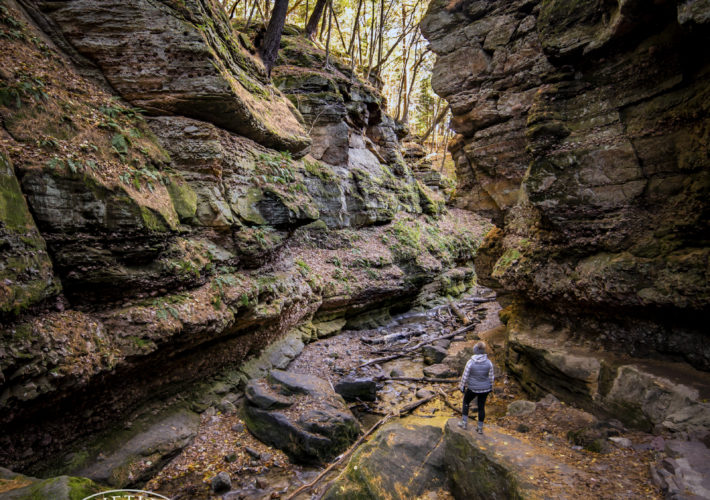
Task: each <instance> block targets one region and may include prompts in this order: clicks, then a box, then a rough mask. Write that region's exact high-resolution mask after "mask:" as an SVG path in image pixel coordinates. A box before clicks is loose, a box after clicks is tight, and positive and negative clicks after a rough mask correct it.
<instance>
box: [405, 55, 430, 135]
mask: <svg viewBox="0 0 710 500" xmlns="http://www.w3.org/2000/svg"><path fill="white" fill-rule="evenodd" d="M428 51H429V49H424V51H423V52H422V53H420V54H419V56H418V58H417V59H416V62H415V63H414V67H413V68H412V79H411V83H410V84H409V90H408V91H407V93H406V94H405V96H404V116H403V117H402V121H403V122H404V123H409V103H410V102H411V100H412V90H413V89H414V83H415V81H416V79H417V72H418V71H419V67H420V66H421V64H422V62H423V61H424V57H426V53H427V52H428Z"/></svg>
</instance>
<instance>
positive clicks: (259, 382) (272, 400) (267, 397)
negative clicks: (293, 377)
mask: <svg viewBox="0 0 710 500" xmlns="http://www.w3.org/2000/svg"><path fill="white" fill-rule="evenodd" d="M244 394H245V395H246V398H247V401H249V403H251V404H252V405H254V406H256V407H258V408H261V409H262V410H273V409H277V408H288V407H289V406H291V405H292V404H293V403H294V400H293V398H291V397H288V396H284V395H282V394H279V393H278V392H276V391H275V390H274V389H273V388H272V386H270V385H269V383H268V382H267V381H266V380H265V379H253V380H250V381H249V383H248V384H247V386H246V389H245V390H244Z"/></svg>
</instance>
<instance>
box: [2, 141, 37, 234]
mask: <svg viewBox="0 0 710 500" xmlns="http://www.w3.org/2000/svg"><path fill="white" fill-rule="evenodd" d="M0 222H2V223H3V224H4V226H5V227H6V228H7V229H9V230H10V231H16V232H24V231H26V230H27V229H28V228H29V227H31V226H34V221H33V220H32V216H31V215H30V212H29V209H28V208H27V203H26V202H25V198H24V196H22V191H21V189H20V183H19V182H18V181H17V177H15V174H14V171H13V169H12V165H11V164H10V160H9V159H8V158H7V157H6V156H5V155H4V154H3V153H1V152H0Z"/></svg>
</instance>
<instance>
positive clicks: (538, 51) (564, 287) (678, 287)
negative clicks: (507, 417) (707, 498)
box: [422, 0, 710, 426]
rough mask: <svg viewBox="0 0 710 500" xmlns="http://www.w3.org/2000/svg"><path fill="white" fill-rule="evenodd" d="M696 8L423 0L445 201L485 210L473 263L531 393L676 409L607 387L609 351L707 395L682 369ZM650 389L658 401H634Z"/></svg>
mask: <svg viewBox="0 0 710 500" xmlns="http://www.w3.org/2000/svg"><path fill="white" fill-rule="evenodd" d="M709 12H710V10H708V6H707V2H700V1H692V0H689V1H684V2H675V1H662V2H654V3H652V4H649V3H648V2H637V1H618V2H617V1H612V2H576V1H571V0H543V1H535V0H533V1H530V0H526V1H514V2H507V1H506V2H504V1H451V2H444V1H434V2H432V3H431V5H430V8H429V12H428V15H427V17H426V18H425V19H424V21H423V23H422V29H423V31H424V33H425V35H426V36H427V38H428V39H429V40H430V42H431V46H432V48H433V50H434V51H435V52H436V53H437V54H438V60H437V63H436V66H435V68H434V76H433V78H432V87H433V88H434V89H435V91H436V92H438V93H439V94H440V95H441V96H443V97H444V98H446V99H447V100H448V101H449V103H450V104H451V109H452V112H453V116H454V118H453V126H454V128H455V129H456V131H457V132H458V134H459V135H458V136H457V137H456V139H455V140H454V142H453V145H452V148H451V149H452V152H453V154H454V157H455V159H456V163H457V169H458V175H459V178H460V180H461V182H462V184H461V185H460V188H459V198H458V200H457V203H458V205H459V206H461V207H465V208H467V209H470V210H473V211H476V212H478V213H482V214H485V215H488V216H491V217H492V218H493V219H494V220H495V221H496V222H497V224H498V226H499V229H497V230H495V231H493V232H491V233H489V235H488V237H487V239H486V242H485V243H484V249H483V250H482V251H481V252H480V253H479V257H478V258H477V262H476V267H477V272H478V274H479V276H481V277H482V279H483V280H484V282H486V283H488V284H490V285H492V286H493V287H495V288H496V289H497V290H498V291H499V292H501V293H503V294H507V298H505V299H503V300H504V301H506V302H507V304H508V306H509V307H508V309H507V311H506V314H505V319H506V320H508V332H509V360H508V363H509V366H510V368H511V369H512V370H513V371H514V372H516V373H517V374H518V375H519V376H520V377H521V378H522V379H523V380H524V382H525V383H526V384H527V386H528V388H529V389H530V390H531V391H533V392H539V391H541V390H555V391H556V392H558V393H562V394H564V395H565V396H566V397H568V398H569V399H573V400H576V401H578V402H580V403H581V404H584V405H586V406H589V407H592V406H594V407H596V408H597V409H599V408H600V407H601V408H605V409H607V410H613V411H616V412H617V413H620V412H619V408H620V407H622V406H624V407H628V408H632V407H633V408H635V409H634V410H633V411H635V412H636V413H635V414H634V417H633V418H629V420H633V419H634V418H636V419H637V420H643V419H646V420H645V421H646V423H648V422H649V421H652V423H653V424H660V423H661V422H662V421H665V419H666V417H667V416H668V415H669V414H671V413H673V412H674V411H676V410H677V409H678V407H677V406H676V407H674V405H673V404H671V403H668V401H667V399H668V397H667V395H666V396H663V395H659V394H658V393H654V392H653V390H652V389H650V387H649V386H650V385H652V384H651V383H650V382H649V381H648V380H647V382H644V384H642V385H643V386H644V387H645V389H644V391H646V392H645V393H644V396H643V397H642V398H641V399H643V398H646V401H645V402H644V403H643V404H639V405H638V406H634V404H635V403H630V402H629V401H626V400H625V398H626V397H627V396H624V395H623V394H622V392H623V391H620V390H619V389H618V387H616V388H614V387H615V386H614V384H615V383H617V382H618V380H619V376H620V374H621V371H620V370H621V369H620V368H619V367H620V366H624V365H625V364H631V363H635V362H637V361H638V358H645V359H655V360H664V361H665V362H666V363H667V365H666V366H667V374H668V376H669V377H670V378H673V377H672V375H671V372H672V368H671V367H672V366H676V365H674V362H678V363H679V364H678V365H677V366H679V367H683V366H685V367H686V368H688V369H689V370H690V374H688V375H687V376H680V375H678V377H677V378H676V379H674V380H676V381H681V380H683V381H684V383H687V384H689V386H692V387H695V389H693V390H695V391H696V392H695V393H694V394H695V396H694V397H695V399H693V396H689V397H690V400H694V401H696V402H697V401H699V400H700V399H702V397H700V396H699V394H706V393H707V386H704V385H703V384H705V382H702V383H701V382H699V381H700V380H705V378H706V377H705V375H704V374H703V373H700V372H697V371H695V372H694V371H693V369H695V370H702V371H705V372H706V371H708V370H710V349H708V346H709V345H710V344H708V338H709V337H708V329H707V321H708V318H709V317H710V274H709V269H710V268H709V267H708V263H709V262H710V261H709V258H710V241H709V240H708V235H710V231H709V229H710V225H709V221H710V219H709V217H708V208H709V207H710V201H709V200H710V197H709V195H710V156H709V154H708V151H709V146H710V144H709V139H710V136H709V135H708V131H709V130H710V120H709V119H708V105H709V103H710V85H709V84H708V82H709V80H708V75H709V72H710V59H709V55H708V53H707V51H698V50H697V48H698V47H704V46H707V44H708V41H709V39H710V38H709V37H710V26H708V13H709ZM575 350H578V351H575ZM575 356H577V357H576V358H575ZM630 356H633V357H634V358H630ZM688 364H689V365H690V366H692V367H693V368H690V367H688ZM600 367H601V368H600ZM652 372H653V373H657V372H654V371H653V370H652ZM662 372H663V369H661V373H662ZM649 373H650V372H649ZM678 373H679V372H678ZM678 373H676V374H678ZM650 378H652V377H650ZM654 380H655V379H654ZM614 381H617V382H614ZM695 382H698V383H697V384H696V385H694V384H695ZM627 389H628V386H627ZM639 390H641V389H639ZM698 391H699V392H698ZM631 392H634V391H631ZM661 392H663V391H661ZM691 392H692V391H691ZM627 394H628V393H627ZM628 397H629V398H630V399H633V397H632V396H628ZM654 398H657V399H659V400H664V398H665V400H666V402H665V403H663V404H661V406H663V405H665V410H663V411H661V410H658V411H657V412H656V413H655V414H654V415H653V416H651V414H653V413H654V411H655V410H651V409H649V405H651V404H652V403H650V401H651V400H653V399H654ZM627 403H628V404H627ZM625 405H626V406H625ZM643 405H646V406H645V407H644V406H643ZM671 407H674V408H675V409H671ZM628 408H627V410H628ZM637 410H638V411H637ZM656 410H657V409H656ZM631 411H632V410H628V412H631ZM679 418H680V417H679ZM671 420H672V419H671ZM666 422H667V423H668V422H669V421H666ZM706 423H707V422H706ZM651 425H652V424H651ZM669 426H671V424H670V423H669Z"/></svg>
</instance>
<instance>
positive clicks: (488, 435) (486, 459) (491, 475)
mask: <svg viewBox="0 0 710 500" xmlns="http://www.w3.org/2000/svg"><path fill="white" fill-rule="evenodd" d="M457 422H458V420H457V419H451V420H449V421H448V422H447V423H446V427H445V429H444V446H445V450H446V451H445V454H444V462H445V464H446V468H447V472H448V475H449V477H450V479H451V485H452V492H453V494H454V497H455V498H457V499H467V498H527V497H531V498H537V497H539V495H538V494H537V491H538V488H539V487H538V486H537V485H535V484H534V483H533V482H532V481H531V480H532V479H534V478H535V477H536V476H538V475H539V474H540V473H543V472H544V473H545V474H547V479H548V482H547V483H546V490H545V496H546V497H547V498H573V497H574V495H575V493H574V492H573V491H570V488H571V487H572V486H573V484H574V482H575V481H579V480H580V479H581V480H583V479H584V478H586V477H588V476H589V474H588V473H586V472H584V471H582V470H579V469H576V468H573V467H571V466H569V465H566V464H564V463H561V462H559V461H558V460H556V459H555V458H554V457H553V456H551V455H550V454H548V453H546V452H545V450H544V449H541V448H540V447H533V446H532V445H530V444H528V443H526V442H523V441H521V440H520V439H518V438H516V437H514V436H511V435H510V434H507V433H505V432H503V431H502V429H500V428H498V427H496V426H494V425H486V426H485V431H484V433H483V434H477V433H476V431H475V430H474V427H475V426H473V425H472V426H470V428H469V429H468V430H463V429H461V428H460V427H459V426H458V425H457Z"/></svg>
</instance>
